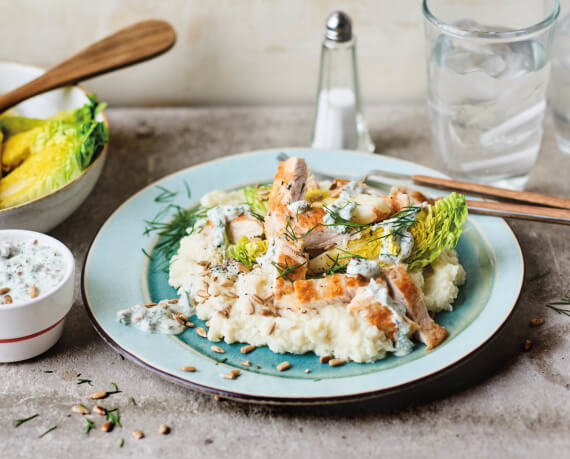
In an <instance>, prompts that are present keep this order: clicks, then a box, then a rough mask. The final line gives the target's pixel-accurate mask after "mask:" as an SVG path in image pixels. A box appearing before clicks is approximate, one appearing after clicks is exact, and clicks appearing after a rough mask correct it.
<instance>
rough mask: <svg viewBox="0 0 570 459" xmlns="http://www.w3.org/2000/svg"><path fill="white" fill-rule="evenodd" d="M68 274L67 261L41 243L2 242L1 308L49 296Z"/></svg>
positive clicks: (0, 262)
mask: <svg viewBox="0 0 570 459" xmlns="http://www.w3.org/2000/svg"><path fill="white" fill-rule="evenodd" d="M65 273H66V263H65V260H64V258H63V256H62V254H61V253H60V252H58V251H57V250H56V249H54V248H53V247H50V246H48V245H42V244H41V243H39V242H38V241H33V242H10V241H0V304H2V303H3V304H9V303H20V302H24V301H27V300H30V299H32V298H36V297H37V296H39V295H44V294H46V293H49V292H50V291H51V290H53V289H54V287H56V286H57V285H58V284H59V283H60V282H61V281H62V280H63V278H64V276H65Z"/></svg>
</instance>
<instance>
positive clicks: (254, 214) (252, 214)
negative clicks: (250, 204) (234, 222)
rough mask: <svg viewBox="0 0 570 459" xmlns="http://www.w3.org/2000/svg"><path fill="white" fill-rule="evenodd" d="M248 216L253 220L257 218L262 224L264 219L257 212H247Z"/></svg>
mask: <svg viewBox="0 0 570 459" xmlns="http://www.w3.org/2000/svg"><path fill="white" fill-rule="evenodd" d="M249 214H250V215H251V216H252V217H253V218H257V219H258V220H259V221H260V222H262V223H263V222H264V221H265V218H264V217H263V215H261V214H258V213H257V212H254V211H253V210H250V211H249Z"/></svg>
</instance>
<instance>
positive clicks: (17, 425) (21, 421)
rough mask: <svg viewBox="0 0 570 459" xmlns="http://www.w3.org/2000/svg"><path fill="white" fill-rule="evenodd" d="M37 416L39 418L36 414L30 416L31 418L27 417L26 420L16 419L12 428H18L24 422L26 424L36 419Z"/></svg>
mask: <svg viewBox="0 0 570 459" xmlns="http://www.w3.org/2000/svg"><path fill="white" fill-rule="evenodd" d="M38 416H39V414H38V413H36V414H32V415H31V416H28V417H27V418H20V419H16V420H15V421H14V427H20V426H21V425H22V424H23V423H24V422H28V421H30V420H31V419H34V418H37V417H38Z"/></svg>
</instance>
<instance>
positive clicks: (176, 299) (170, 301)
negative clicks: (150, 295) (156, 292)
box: [168, 298, 178, 304]
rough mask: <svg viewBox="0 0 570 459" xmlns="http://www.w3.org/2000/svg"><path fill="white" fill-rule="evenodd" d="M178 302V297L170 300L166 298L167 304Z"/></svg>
mask: <svg viewBox="0 0 570 459" xmlns="http://www.w3.org/2000/svg"><path fill="white" fill-rule="evenodd" d="M176 303H178V298H172V299H171V300H168V304H176Z"/></svg>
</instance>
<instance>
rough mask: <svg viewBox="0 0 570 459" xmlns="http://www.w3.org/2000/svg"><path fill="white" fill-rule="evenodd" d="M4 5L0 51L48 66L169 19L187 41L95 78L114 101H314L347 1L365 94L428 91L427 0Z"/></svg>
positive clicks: (404, 95)
mask: <svg viewBox="0 0 570 459" xmlns="http://www.w3.org/2000/svg"><path fill="white" fill-rule="evenodd" d="M454 1H456V2H459V3H461V2H463V3H481V2H482V3H484V2H485V1H487V2H488V0H450V2H451V3H453V2H454ZM496 1H497V2H503V1H504V0H496ZM509 1H511V0H509ZM0 7H1V9H0V59H3V60H11V61H19V62H24V63H30V64H36V65H39V66H44V67H49V66H51V65H53V64H55V63H57V62H58V61H59V60H61V59H63V58H64V57H66V56H68V55H70V54H71V53H73V52H75V51H77V50H79V49H80V48H82V47H83V46H85V45H87V44H89V43H91V42H92V41H93V40H95V39H98V38H101V37H103V36H105V35H106V34H108V33H111V32H113V31H116V30H117V29H119V28H121V27H123V26H126V25H129V24H131V23H133V22H136V21H139V20H142V19H147V18H153V17H155V18H162V19H165V20H168V21H170V22H171V23H172V25H173V26H174V27H175V28H176V30H177V33H178V42H177V44H176V46H175V48H174V49H173V50H172V51H170V52H169V53H168V54H167V55H165V56H162V57H160V58H158V59H156V60H155V61H153V62H149V63H145V64H142V65H140V66H137V67H135V68H132V69H127V70H123V71H120V72H118V73H116V74H113V75H109V76H104V77H100V78H98V79H95V80H92V81H90V82H89V83H88V84H87V85H86V86H87V87H88V88H89V89H92V90H94V91H96V92H98V93H99V95H100V97H101V98H104V99H105V100H108V101H110V102H111V103H112V104H115V105H165V104H175V105H183V104H259V103H261V104H272V103H281V104H296V103H313V101H314V99H315V92H316V85H317V73H318V63H319V53H320V43H321V39H322V35H323V30H324V21H325V19H326V17H327V15H328V14H329V13H330V12H331V11H333V10H335V9H339V8H340V9H343V10H345V11H347V12H348V13H349V14H350V15H351V16H352V18H353V22H354V29H355V33H356V35H357V37H358V51H359V62H360V75H361V83H362V88H363V96H364V101H365V103H372V102H407V101H419V100H422V99H423V97H424V91H425V63H424V38H423V18H422V14H421V0H344V1H335V0H49V1H48V0H0Z"/></svg>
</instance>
